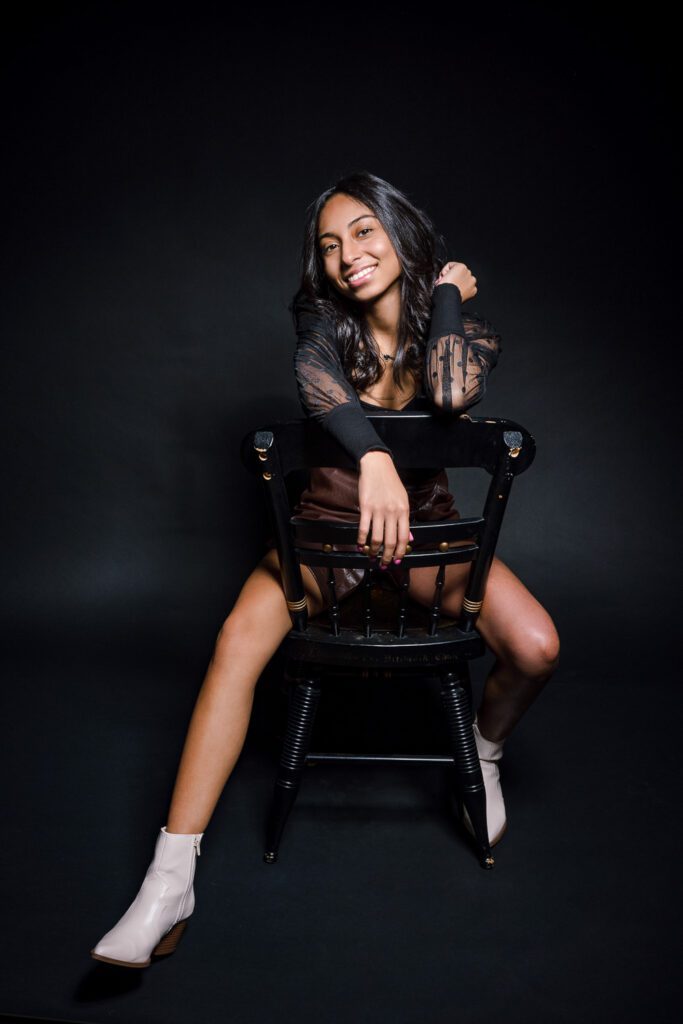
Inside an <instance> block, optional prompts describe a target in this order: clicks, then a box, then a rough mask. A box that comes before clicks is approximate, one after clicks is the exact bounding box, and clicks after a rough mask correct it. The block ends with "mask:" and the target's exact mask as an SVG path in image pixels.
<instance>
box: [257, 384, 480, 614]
mask: <svg viewBox="0 0 683 1024" xmlns="http://www.w3.org/2000/svg"><path fill="white" fill-rule="evenodd" d="M360 404H361V405H362V406H363V407H364V408H366V409H374V410H377V408H378V406H376V405H374V404H373V403H371V402H363V401H362V400H361V402H360ZM422 408H429V403H428V401H427V399H425V398H424V396H422V395H420V396H416V397H415V398H413V399H412V400H411V401H410V402H408V404H407V405H404V406H403V408H402V409H391V410H389V409H383V410H382V411H383V412H394V413H396V415H400V414H401V413H402V412H404V411H409V410H414V409H422ZM398 475H399V477H400V478H401V481H402V482H403V485H404V487H405V489H406V492H407V494H408V500H409V502H410V520H411V522H424V523H429V522H434V521H435V520H447V521H452V520H455V519H460V518H461V516H460V512H459V510H458V509H457V508H456V506H455V500H454V498H453V495H452V494H451V493H450V491H449V489H448V488H449V484H448V474H447V473H446V470H445V469H439V468H435V469H399V470H398ZM292 515H294V516H301V517H302V518H303V519H331V520H334V521H336V522H344V523H352V522H353V523H358V522H359V521H360V506H359V504H358V473H357V471H356V470H355V469H341V468H339V467H336V466H322V467H319V466H315V467H313V468H312V469H311V471H310V478H309V484H308V486H307V487H306V488H304V490H303V491H302V493H301V497H300V498H299V501H298V503H297V504H296V505H295V507H294V508H293V509H292ZM267 544H268V545H269V547H270V548H272V547H274V541H273V538H272V537H269V538H268V541H267ZM300 546H302V547H303V546H306V547H311V548H318V549H319V548H320V545H319V544H312V543H309V544H307V545H304V544H302V545H300ZM428 547H430V545H428V544H424V543H423V544H413V545H412V548H413V550H414V551H420V550H425V549H427V548H428ZM332 550H333V551H357V548H356V545H355V543H354V544H335V545H333V548H332ZM368 564H371V563H370V560H369V559H368ZM375 564H378V563H375ZM308 568H309V569H310V570H311V572H312V573H313V575H314V576H315V578H316V581H317V583H318V586H319V587H320V592H321V594H322V598H323V607H324V609H327V608H328V607H329V603H330V602H329V588H328V586H327V573H328V569H327V567H326V566H316V565H310V566H308ZM402 570H403V566H402V565H394V563H393V562H392V563H391V565H390V566H389V567H388V568H387V569H385V570H381V574H382V576H387V577H390V578H391V579H393V581H394V582H395V583H396V585H398V583H399V579H400V575H401V573H402ZM332 571H333V572H334V579H335V585H336V588H335V589H336V595H337V600H338V601H341V600H342V599H343V598H344V597H347V596H348V595H349V594H350V593H352V592H353V591H354V590H355V589H356V587H357V586H358V585H359V584H360V583H361V581H362V579H363V574H364V570H363V569H362V568H359V569H348V568H340V569H336V568H335V569H333V570H332Z"/></svg>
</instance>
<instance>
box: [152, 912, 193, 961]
mask: <svg viewBox="0 0 683 1024" xmlns="http://www.w3.org/2000/svg"><path fill="white" fill-rule="evenodd" d="M186 925H187V918H185V920H184V921H178V923H177V924H174V925H173V927H172V928H171V930H170V932H166V934H165V935H164V937H163V938H162V940H161V942H160V943H159V945H158V946H156V947H155V948H154V949H153V950H152V955H153V956H165V955H166V954H167V953H172V952H173V951H174V950H175V948H176V946H177V945H178V943H179V942H180V937H181V936H182V934H183V932H184V931H185V927H186Z"/></svg>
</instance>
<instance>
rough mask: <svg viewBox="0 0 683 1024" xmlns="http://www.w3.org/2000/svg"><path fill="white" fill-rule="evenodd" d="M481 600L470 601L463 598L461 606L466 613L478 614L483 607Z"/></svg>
mask: <svg viewBox="0 0 683 1024" xmlns="http://www.w3.org/2000/svg"><path fill="white" fill-rule="evenodd" d="M483 603H484V601H483V599H482V600H481V601H470V600H469V598H467V597H466V598H464V599H463V602H462V606H463V608H464V609H465V611H466V612H478V611H479V609H480V608H481V606H482V605H483Z"/></svg>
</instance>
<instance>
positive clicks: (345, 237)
mask: <svg viewBox="0 0 683 1024" xmlns="http://www.w3.org/2000/svg"><path fill="white" fill-rule="evenodd" d="M318 247H319V251H320V255H321V257H322V262H323V267H324V269H325V275H326V276H327V278H328V279H329V281H330V283H331V284H332V285H333V286H334V287H335V288H336V289H337V291H339V292H341V294H342V295H345V296H346V297H347V298H350V299H355V300H356V301H358V302H363V303H365V302H374V301H375V300H376V299H378V298H380V296H382V295H385V294H386V292H387V291H388V290H389V289H390V288H392V287H398V281H399V278H400V276H401V265H400V263H399V261H398V257H397V255H396V250H395V249H394V247H393V245H392V244H391V240H390V238H389V236H388V235H387V233H386V231H385V230H384V228H383V227H382V225H381V223H380V222H379V220H378V219H377V217H376V216H375V215H374V213H373V212H372V210H371V209H370V207H369V206H366V205H365V204H364V203H361V202H360V201H359V200H357V199H352V198H351V196H347V195H343V194H342V193H336V194H335V195H333V196H332V197H331V199H328V201H327V202H326V203H325V205H324V206H323V208H322V210H321V211H320V216H319V217H318Z"/></svg>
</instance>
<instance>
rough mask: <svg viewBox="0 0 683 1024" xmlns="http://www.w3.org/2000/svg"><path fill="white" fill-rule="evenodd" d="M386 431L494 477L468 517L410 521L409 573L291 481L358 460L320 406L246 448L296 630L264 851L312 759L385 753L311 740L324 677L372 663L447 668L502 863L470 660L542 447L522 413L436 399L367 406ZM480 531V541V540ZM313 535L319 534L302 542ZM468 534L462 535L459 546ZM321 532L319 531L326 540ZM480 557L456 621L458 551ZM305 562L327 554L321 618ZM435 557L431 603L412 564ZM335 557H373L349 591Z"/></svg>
mask: <svg viewBox="0 0 683 1024" xmlns="http://www.w3.org/2000/svg"><path fill="white" fill-rule="evenodd" d="M368 418H369V419H370V420H371V421H372V424H373V426H374V427H375V429H376V430H377V432H378V434H379V435H380V436H381V437H382V439H383V440H384V441H385V442H386V443H387V445H388V446H389V447H390V448H391V450H392V452H393V457H394V462H395V464H396V466H397V468H399V469H408V468H412V469H420V468H425V469H426V468H429V467H432V468H433V467H436V466H438V467H445V468H448V467H450V468H458V467H466V466H469V467H478V468H480V469H482V470H483V471H485V472H487V473H488V474H489V475H490V477H491V481H490V484H489V487H488V491H487V495H486V499H485V502H484V508H483V510H482V512H481V514H480V515H478V516H471V517H468V518H462V519H460V520H456V521H455V522H431V523H417V522H416V523H411V527H410V528H411V530H412V533H413V537H414V541H413V543H414V544H415V545H418V544H422V543H428V544H429V545H430V550H420V551H417V550H413V549H412V546H411V550H410V551H409V552H408V553H407V554H406V555H405V556H404V558H403V561H402V563H401V568H400V582H399V585H398V587H394V588H393V590H392V586H391V585H389V584H388V582H387V581H386V580H384V579H382V576H383V575H384V574H382V573H381V572H380V571H379V569H378V568H376V566H373V564H372V563H371V562H370V560H369V558H368V556H367V554H362V553H360V552H357V551H356V550H351V551H336V550H333V545H337V546H338V545H344V544H350V545H355V542H356V537H357V533H358V526H357V524H355V523H339V522H332V521H329V522H328V521H325V520H309V519H302V518H298V517H295V516H292V514H291V506H290V501H289V497H288V493H287V488H286V483H285V481H286V477H287V476H288V474H290V473H292V472H294V471H297V470H302V469H310V468H311V467H313V466H341V467H344V468H354V465H353V463H352V461H351V459H350V457H349V456H348V455H347V454H346V452H345V451H344V450H343V449H341V448H340V447H339V446H338V444H337V442H336V441H335V440H334V439H333V438H332V437H331V436H330V435H328V434H326V433H325V432H324V431H322V430H321V429H320V428H319V427H318V426H317V425H316V424H315V423H313V422H312V421H311V420H307V419H303V420H294V421H287V422H276V423H273V424H270V425H267V426H265V427H263V428H262V429H260V430H256V431H251V432H250V433H249V434H247V435H246V437H245V438H244V440H243V442H242V458H243V461H244V463H245V465H246V466H247V467H248V469H249V470H250V471H252V472H254V473H255V474H257V475H259V476H260V478H261V480H262V482H263V488H264V494H265V499H266V502H267V505H268V509H269V514H270V519H271V523H272V526H273V533H274V537H275V543H276V547H277V551H278V554H279V557H280V565H281V567H282V582H283V589H284V592H285V597H286V600H287V605H288V608H289V610H290V614H291V617H292V629H291V631H290V633H289V634H288V636H287V637H286V638H285V641H284V645H285V651H286V656H287V669H286V673H285V676H286V679H287V680H288V681H289V687H290V700H289V710H288V718H287V727H286V733H285V738H284V743H283V749H282V753H281V757H280V766H279V770H278V775H277V779H276V782H275V792H274V797H273V802H272V806H271V810H270V815H269V818H268V822H267V829H266V832H267V835H266V853H265V854H264V859H265V860H266V862H267V863H273V862H274V861H275V860H276V859H277V854H278V849H279V844H280V840H281V837H282V833H283V830H284V827H285V824H286V821H287V818H288V816H289V813H290V811H291V808H292V806H293V804H294V801H295V799H296V794H297V791H298V788H299V785H300V781H301V776H302V772H303V769H304V767H305V765H306V763H307V762H313V761H332V760H334V761H345V760H349V761H356V762H357V761H368V762H372V761H374V760H377V757H375V756H373V755H372V754H368V755H351V754H345V753H335V754H330V753H324V752H318V753H315V752H311V751H310V749H309V748H310V741H311V736H312V733H313V726H314V722H315V714H316V708H317V706H318V702H319V700H320V697H321V692H322V687H323V685H324V683H325V682H326V681H328V680H333V679H338V678H339V677H340V676H342V677H343V675H344V674H346V675H347V676H348V674H349V673H352V672H362V673H363V674H367V676H368V678H370V677H371V675H372V674H373V672H382V673H384V674H386V673H387V672H391V673H396V674H399V673H401V674H409V675H411V676H414V677H416V678H418V679H419V678H420V676H423V677H426V676H427V675H430V676H434V675H437V676H438V677H439V678H440V680H441V695H442V701H443V707H444V713H445V716H446V722H447V727H448V735H449V738H450V752H449V754H448V755H444V757H443V759H439V760H440V761H442V762H443V763H444V764H449V765H451V766H453V767H454V768H455V777H456V788H455V793H454V795H455V796H456V799H457V802H458V805H459V807H460V808H462V804H463V803H464V806H465V807H466V808H467V811H468V813H469V816H470V819H471V821H472V824H473V827H474V830H475V845H476V850H477V854H478V857H479V862H480V864H481V865H482V867H484V868H490V867H492V866H493V857H492V855H491V848H490V845H489V840H488V835H487V831H486V802H485V795H484V785H483V780H482V774H481V767H480V764H479V759H478V757H477V752H476V744H475V740H474V733H473V729H472V721H473V710H472V693H471V685H470V676H469V664H468V662H469V660H470V659H472V658H476V657H480V656H481V655H482V654H483V653H484V652H485V645H484V642H483V640H482V638H481V636H480V634H479V633H478V632H477V629H476V621H477V616H478V614H479V609H480V608H481V603H482V600H483V597H484V592H485V588H486V580H487V578H488V572H489V569H490V567H491V562H492V561H493V556H494V553H495V549H496V544H497V541H498V537H499V534H500V529H501V526H502V522H503V517H504V514H505V509H506V506H507V501H508V498H509V495H510V489H511V486H512V481H513V479H514V477H515V476H517V475H518V474H519V473H522V472H524V470H525V469H527V468H528V467H529V466H530V465H531V463H532V462H533V459H534V457H535V450H536V446H535V442H534V439H533V437H532V436H531V435H530V434H529V432H528V431H526V430H525V429H524V428H523V427H521V426H520V425H519V424H517V423H514V422H512V421H510V420H505V419H483V418H477V417H471V416H469V415H467V414H464V415H462V416H460V417H457V418H454V417H452V416H447V417H444V416H439V415H437V414H433V413H429V412H417V413H414V412H411V413H406V414H404V415H401V414H399V415H397V414H396V413H395V412H393V413H391V414H389V413H386V412H383V411H381V410H379V411H378V412H377V413H376V414H375V413H370V414H368ZM467 541H469V543H467ZM302 542H304V543H305V544H306V545H307V546H301V545H302ZM455 544H457V545H458V546H454V545H455ZM311 545H319V546H317V547H314V546H311ZM452 563H470V571H469V576H468V582H467V586H466V591H465V597H464V600H463V607H462V611H461V614H460V616H459V617H458V619H457V621H456V620H453V619H448V618H446V617H445V616H443V615H442V613H441V593H442V587H443V583H444V579H445V569H446V565H448V564H452ZM301 565H316V566H323V567H325V566H326V567H327V568H328V596H329V601H330V606H329V609H328V610H327V611H326V612H323V613H320V614H319V615H317V616H315V617H313V618H310V619H309V616H308V612H307V607H306V595H305V590H304V585H303V580H302V576H301V568H300V567H301ZM423 566H433V567H434V571H435V578H434V599H433V602H432V606H431V607H430V608H428V609H424V608H423V607H422V606H419V605H417V604H416V603H415V602H413V601H411V600H410V598H409V596H408V585H409V580H410V571H411V569H412V568H415V567H423ZM334 567H342V568H347V567H348V568H361V569H362V571H363V579H362V583H361V586H360V587H358V589H357V590H356V591H354V592H353V593H352V594H350V595H349V596H348V597H347V598H346V599H345V600H344V601H341V602H339V601H337V598H336V595H335V592H334V574H333V572H332V569H333V568H334ZM381 760H382V761H391V760H396V761H401V762H406V761H409V762H414V763H415V764H418V763H424V762H425V760H431V761H433V758H430V759H426V758H425V756H424V755H419V754H416V755H414V756H408V757H406V756H397V757H392V756H384V757H382V758H381Z"/></svg>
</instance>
